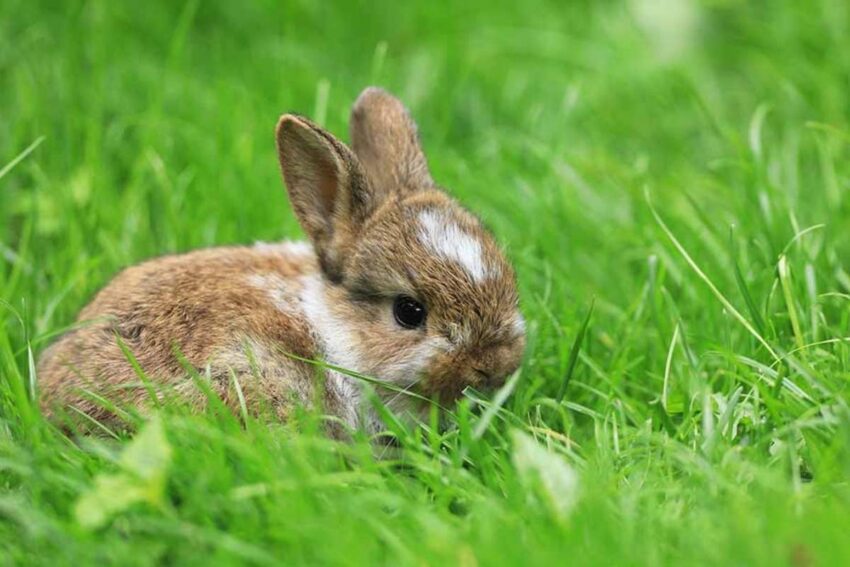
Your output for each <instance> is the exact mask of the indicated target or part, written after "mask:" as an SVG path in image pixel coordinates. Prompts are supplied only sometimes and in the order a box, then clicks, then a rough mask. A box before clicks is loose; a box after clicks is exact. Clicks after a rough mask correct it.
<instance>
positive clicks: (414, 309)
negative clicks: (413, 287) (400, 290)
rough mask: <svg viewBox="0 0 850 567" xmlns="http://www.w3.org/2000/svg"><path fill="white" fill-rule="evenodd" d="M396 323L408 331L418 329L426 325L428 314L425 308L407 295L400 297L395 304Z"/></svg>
mask: <svg viewBox="0 0 850 567" xmlns="http://www.w3.org/2000/svg"><path fill="white" fill-rule="evenodd" d="M393 315H395V320H396V323H398V324H399V325H401V326H402V327H405V328H407V329H416V328H418V327H421V326H422V325H424V324H425V317H426V316H427V315H428V312H427V311H426V310H425V306H424V305H422V304H421V303H419V302H418V301H416V300H415V299H413V298H412V297H408V296H406V295H399V296H398V297H396V298H395V301H394V302H393Z"/></svg>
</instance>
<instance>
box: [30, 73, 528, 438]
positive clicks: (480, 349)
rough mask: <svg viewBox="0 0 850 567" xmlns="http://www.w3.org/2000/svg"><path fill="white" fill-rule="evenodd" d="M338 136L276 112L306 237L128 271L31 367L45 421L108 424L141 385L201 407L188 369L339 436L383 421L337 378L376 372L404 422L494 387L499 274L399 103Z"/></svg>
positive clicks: (484, 237)
mask: <svg viewBox="0 0 850 567" xmlns="http://www.w3.org/2000/svg"><path fill="white" fill-rule="evenodd" d="M350 136H351V147H350V148H349V147H348V146H346V145H345V144H344V143H342V142H341V141H339V140H338V139H336V138H335V137H334V136H333V135H331V134H330V133H328V132H327V131H325V130H323V129H322V128H320V127H319V126H317V125H316V124H314V123H312V122H311V121H310V120H308V119H306V118H304V117H302V116H300V115H297V114H285V115H283V116H282V117H281V118H280V120H279V122H278V124H277V129H276V141H277V153H278V158H279V161H280V167H281V171H282V174H283V181H284V183H285V185H286V188H287V192H288V195H289V199H290V203H291V205H292V208H293V210H294V212H295V215H296V217H297V219H298V221H299V223H300V225H301V227H302V228H303V230H304V232H305V233H306V236H307V237H308V240H309V243H308V242H282V243H276V244H268V243H257V244H255V245H254V246H236V247H220V248H210V249H203V250H198V251H194V252H189V253H185V254H179V255H171V256H165V257H161V258H157V259H153V260H149V261H146V262H144V263H141V264H138V265H135V266H132V267H129V268H126V269H125V270H124V271H122V272H121V273H120V274H118V275H117V276H116V277H115V278H114V279H113V280H112V281H111V282H110V283H109V284H108V285H107V286H106V287H105V288H103V289H102V290H101V291H100V292H99V293H97V295H96V296H95V298H94V299H93V300H92V301H91V303H90V304H89V305H88V306H86V307H85V308H84V309H83V310H82V312H81V313H80V314H79V317H78V322H79V323H78V325H77V326H76V327H75V328H73V329H72V330H70V331H69V332H67V333H66V334H65V335H63V336H62V337H61V338H59V339H58V340H57V341H56V342H55V343H54V344H52V345H51V346H49V347H48V348H47V350H45V352H44V353H43V355H42V356H41V357H40V360H39V364H38V367H37V375H38V383H39V389H40V404H41V407H42V409H43V411H44V412H45V414H46V415H48V416H49V417H54V418H55V417H57V416H60V415H62V416H64V417H65V418H66V419H67V418H68V417H69V416H70V415H72V414H73V415H77V416H84V417H86V418H87V421H89V422H100V423H110V422H112V421H114V420H116V419H117V414H120V413H121V412H120V408H121V407H127V406H129V407H136V408H139V409H142V408H144V407H145V406H147V405H148V404H149V403H150V401H151V397H150V392H149V389H150V387H151V386H156V387H157V388H159V387H161V386H165V387H167V388H168V389H170V390H171V391H173V392H176V393H177V394H178V395H179V396H180V397H181V399H184V400H186V401H188V403H190V404H191V405H192V406H193V407H195V406H197V407H201V406H203V405H204V404H205V403H207V401H208V400H209V397H208V395H207V394H205V393H204V392H203V389H202V388H199V386H198V384H196V383H195V381H194V380H193V379H192V375H193V372H191V369H192V368H194V369H195V370H197V375H195V376H196V379H197V377H198V376H200V377H201V378H202V379H203V380H205V383H207V384H208V385H209V387H210V389H212V390H213V391H214V392H215V393H216V394H217V395H218V396H220V397H221V399H222V400H223V401H224V402H225V404H227V405H228V406H230V407H232V408H233V409H234V410H238V409H239V408H242V409H245V408H247V409H248V410H249V411H252V412H254V411H258V408H266V409H268V408H270V409H271V410H272V419H280V420H284V421H285V420H286V419H287V417H288V416H290V415H291V412H292V410H293V408H294V407H296V405H297V404H304V405H306V406H314V405H316V404H317V403H320V404H321V407H322V409H323V411H324V412H325V413H326V414H327V415H329V416H331V419H330V420H329V421H330V422H331V423H332V425H330V426H329V429H330V433H331V435H332V436H337V437H340V436H344V435H345V432H346V431H351V430H354V429H357V428H364V429H366V430H367V431H370V432H373V433H374V432H377V431H378V430H379V429H380V428H381V422H380V421H379V420H378V418H377V417H376V415H375V412H374V411H373V410H372V409H371V407H372V405H371V404H370V403H368V399H367V396H366V395H365V391H364V381H363V378H362V377H357V376H352V375H350V374H348V373H346V372H342V371H339V369H347V370H350V371H354V372H356V373H358V374H362V375H364V376H368V377H372V378H374V382H373V384H374V391H375V392H376V394H378V395H379V396H380V397H381V399H382V400H383V401H384V402H385V403H386V404H387V407H389V408H390V409H391V410H393V411H394V412H398V413H399V415H405V416H407V417H408V418H411V417H416V416H419V417H420V418H421V417H424V416H425V415H426V412H427V407H428V403H427V401H423V398H425V399H426V400H435V401H437V402H439V403H441V404H446V403H451V402H453V401H455V400H457V398H458V397H459V396H460V395H461V393H462V392H463V390H464V389H465V388H466V387H467V386H472V387H474V388H476V389H480V390H487V389H493V388H496V387H498V386H500V385H501V384H503V382H504V380H505V379H506V377H507V376H509V375H511V374H512V373H514V372H515V371H516V370H517V369H518V367H519V365H520V361H521V358H522V356H523V351H524V348H525V340H526V339H525V322H524V319H523V317H522V315H521V313H520V311H519V308H518V293H517V285H516V276H515V272H514V269H513V267H512V266H511V264H510V262H509V261H508V260H507V259H506V257H505V255H504V253H503V252H502V250H501V249H500V247H499V246H498V245H497V243H496V241H495V240H494V238H493V236H492V235H491V234H490V233H489V232H488V231H487V230H486V229H485V227H484V226H483V225H482V223H481V222H480V221H479V220H478V218H476V217H475V216H474V215H472V214H471V213H469V212H468V211H467V210H466V209H464V208H463V207H462V206H461V205H460V204H458V202H457V201H455V200H454V199H452V198H451V197H449V196H448V195H447V194H446V193H445V192H444V191H443V190H442V189H441V188H439V187H438V186H437V185H436V184H435V182H434V180H433V179H432V178H431V174H430V172H429V169H428V164H427V161H426V158H425V155H424V153H423V150H422V147H421V145H420V142H419V136H418V132H417V126H416V124H415V123H414V122H413V119H412V118H411V116H410V114H409V113H408V111H407V109H406V108H405V107H404V106H403V105H402V103H401V102H400V101H399V100H398V99H396V98H395V97H393V96H392V95H391V94H389V93H388V92H386V91H384V90H382V89H380V88H377V87H369V88H367V89H365V90H364V91H363V92H362V93H361V94H360V96H359V97H358V98H357V100H356V102H355V103H354V106H353V108H352V111H351V119H350ZM125 351H128V352H129V353H132V355H133V356H132V357H129V356H128V355H127V354H126V353H125ZM316 360H318V361H324V362H325V363H327V365H317V364H316V363H315V362H311V361H316ZM134 365H137V366H138V367H139V369H140V370H141V371H143V372H144V375H145V376H147V379H148V380H149V383H147V384H146V385H143V384H142V381H141V380H140V378H139V377H138V373H137V369H136V368H134ZM187 365H188V367H187ZM334 367H335V368H334ZM381 384H387V385H389V386H391V388H382V387H381ZM158 391H159V390H158ZM407 392H411V393H414V394H417V396H408V395H406V393H407ZM119 421H120V420H119Z"/></svg>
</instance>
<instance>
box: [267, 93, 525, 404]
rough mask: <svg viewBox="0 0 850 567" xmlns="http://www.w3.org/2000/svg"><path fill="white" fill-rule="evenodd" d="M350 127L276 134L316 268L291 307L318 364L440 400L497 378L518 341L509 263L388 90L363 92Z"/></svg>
mask: <svg viewBox="0 0 850 567" xmlns="http://www.w3.org/2000/svg"><path fill="white" fill-rule="evenodd" d="M350 127H351V140H352V147H351V149H349V148H348V147H347V146H346V145H345V144H343V143H342V142H340V141H338V140H337V139H336V138H334V137H333V136H332V135H331V134H329V133H328V132H326V131H324V130H322V129H321V128H319V127H318V126H317V125H315V124H313V123H311V122H310V121H309V120H307V119H305V118H303V117H300V116H296V115H292V114H287V115H284V116H283V117H281V119H280V122H279V124H278V128H277V144H278V153H279V158H280V163H281V168H282V171H283V177H284V180H285V182H286V186H287V189H288V192H289V197H290V201H291V203H292V206H293V209H294V210H295V213H296V216H297V217H298V220H299V222H300V223H301V225H302V227H303V228H304V230H305V232H306V233H307V235H308V237H309V238H310V240H311V241H312V243H313V247H314V249H315V251H316V254H317V257H318V259H319V265H320V266H321V273H322V276H321V277H320V278H316V280H315V281H313V282H312V283H310V282H308V284H307V288H308V289H307V290H306V292H305V295H304V300H303V302H304V303H305V305H304V307H305V310H306V311H307V313H308V318H309V319H311V322H312V323H313V325H314V327H315V328H316V331H317V334H318V335H320V339H321V341H322V342H323V343H324V346H325V351H326V355H327V358H328V362H330V363H332V364H337V365H340V366H345V367H347V368H348V369H350V370H354V371H357V372H360V373H363V374H366V375H369V376H372V377H374V378H376V379H378V380H381V381H386V382H391V383H393V384H394V385H396V386H399V387H402V388H409V389H410V390H411V391H414V392H416V393H418V394H421V395H424V396H427V397H430V398H435V399H438V400H440V401H442V402H446V401H450V400H453V399H455V398H457V397H458V396H459V395H460V393H461V392H462V391H463V389H464V388H465V387H467V386H472V387H474V388H476V389H489V388H493V387H496V386H499V385H500V384H502V383H503V382H504V380H505V378H506V376H508V375H509V374H511V373H513V372H514V371H515V370H516V369H517V368H518V366H519V364H520V359H521V357H522V353H523V349H524V347H525V324H524V321H523V318H522V315H521V314H520V312H519V310H518V306H517V303H518V297H517V289H516V282H515V275H514V271H513V268H512V267H511V264H510V263H509V262H508V260H507V259H506V258H505V256H504V254H503V253H502V251H501V249H500V248H499V246H498V245H497V244H496V242H495V240H494V239H493V237H492V236H491V235H490V233H489V232H488V231H487V230H486V229H485V228H484V226H482V224H481V222H480V221H479V220H478V219H477V218H476V217H475V216H473V215H472V214H470V213H469V212H468V211H466V210H465V209H464V208H463V207H461V206H460V205H459V204H458V203H457V202H456V201H454V200H453V199H452V198H450V197H449V196H448V195H447V194H446V193H445V192H443V190H441V189H440V188H438V187H437V186H436V184H435V183H434V181H433V179H432V178H431V175H430V173H429V171H428V164H427V161H426V159H425V156H424V154H423V152H422V148H421V146H420V144H419V138H418V135H417V131H416V125H415V124H414V122H413V120H412V119H411V117H410V115H409V114H408V112H407V110H406V109H405V108H404V106H403V105H402V104H401V103H400V102H399V101H398V100H397V99H396V98H394V97H393V96H391V95H390V94H388V93H386V92H385V91H383V90H381V89H377V88H368V89H366V90H365V91H364V92H363V93H362V94H361V95H360V97H359V98H358V99H357V101H356V103H355V104H354V108H353V110H352V113H351V126H350ZM311 287H312V289H310V288H311Z"/></svg>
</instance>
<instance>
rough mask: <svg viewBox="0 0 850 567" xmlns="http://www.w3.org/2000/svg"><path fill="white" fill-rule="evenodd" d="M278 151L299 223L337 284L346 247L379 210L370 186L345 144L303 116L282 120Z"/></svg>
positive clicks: (278, 127) (324, 267)
mask: <svg viewBox="0 0 850 567" xmlns="http://www.w3.org/2000/svg"><path fill="white" fill-rule="evenodd" d="M277 151H278V158H279V160H280V168H281V171H282V172H283V179H284V181H285V182H286V188H287V191H288V193H289V199H290V201H291V203H292V208H293V209H294V211H295V215H296V216H297V217H298V222H299V223H300V224H301V227H302V228H303V229H304V231H305V232H306V233H307V236H308V237H309V238H310V240H311V241H312V243H313V247H314V248H315V250H316V253H317V255H318V257H319V261H320V263H321V265H322V269H323V270H324V271H325V273H326V275H327V276H328V277H329V278H330V279H331V280H337V279H338V278H339V277H340V272H341V262H340V259H341V258H343V257H344V250H345V248H346V246H348V245H350V243H351V241H352V239H353V238H354V237H355V236H356V234H357V232H358V230H359V228H360V227H361V226H362V224H363V222H364V221H365V220H366V218H368V216H369V215H370V214H371V213H372V211H373V210H374V208H375V206H376V202H375V194H374V192H373V191H372V189H371V187H370V184H369V181H368V179H367V178H366V175H365V174H364V173H363V169H362V167H361V166H360V163H359V162H358V160H357V158H356V157H355V156H354V154H353V153H352V152H351V150H349V149H348V148H347V147H346V146H345V144H343V143H342V142H340V141H339V140H337V139H336V138H334V137H333V136H332V135H331V134H330V133H328V132H326V131H325V130H323V129H321V128H320V127H319V126H317V125H316V124H313V123H312V122H310V121H309V120H307V119H306V118H304V117H301V116H297V115H294V114H285V115H283V116H282V117H281V118H280V122H278V125H277Z"/></svg>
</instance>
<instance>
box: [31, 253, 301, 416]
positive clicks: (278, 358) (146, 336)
mask: <svg viewBox="0 0 850 567" xmlns="http://www.w3.org/2000/svg"><path fill="white" fill-rule="evenodd" d="M317 273H318V266H317V263H316V261H315V257H314V255H313V253H312V250H311V249H310V247H309V246H308V245H306V244H302V243H281V244H259V245H256V246H254V247H228V248H212V249H206V250H199V251H195V252H190V253H187V254H182V255H174V256H166V257H162V258H158V259H154V260H150V261H148V262H145V263H142V264H139V265H136V266H132V267H130V268H127V269H125V270H124V271H123V272H121V273H120V274H119V275H118V276H116V277H115V278H114V279H113V280H112V281H111V282H110V283H109V285H107V286H106V287H105V288H104V289H103V290H101V291H100V292H99V293H98V294H97V296H96V297H95V298H94V300H92V302H91V303H90V304H89V305H88V306H87V307H86V308H85V309H83V311H82V312H81V313H80V315H79V317H78V321H77V326H76V328H75V329H73V330H71V331H69V332H68V333H67V334H65V335H64V336H63V337H62V338H61V339H59V340H58V341H57V342H56V343H55V344H54V345H52V346H51V347H50V348H49V349H48V351H46V352H45V353H44V355H43V357H42V359H41V362H40V365H39V369H38V376H39V385H40V389H41V393H42V398H41V400H42V406H43V407H44V408H45V410H47V411H48V412H50V410H51V409H52V408H53V407H56V406H67V405H72V406H75V407H76V408H77V409H79V410H81V411H82V412H84V413H86V414H88V415H91V416H93V417H96V418H108V417H109V413H110V412H108V411H106V410H105V409H103V408H102V407H101V404H100V403H99V402H98V401H96V398H97V397H98V396H103V397H104V398H108V399H109V400H111V401H113V402H118V403H121V402H124V403H130V404H135V403H138V402H140V401H142V400H143V399H145V398H146V397H147V396H148V395H149V394H148V392H147V391H146V390H145V389H144V388H143V387H142V384H141V381H140V380H139V378H138V376H137V374H136V371H135V370H134V368H133V365H132V364H131V362H130V360H128V357H127V355H126V354H125V352H124V351H123V349H122V347H121V344H120V343H123V344H124V345H126V347H127V349H128V350H129V352H131V353H132V354H133V356H134V357H135V359H136V361H137V362H138V364H139V366H140V367H141V369H142V370H143V371H144V373H145V374H146V376H147V377H148V378H150V379H151V381H153V382H154V383H156V384H165V385H168V386H170V387H172V388H174V389H176V390H177V391H178V392H181V391H182V393H184V394H185V395H186V396H188V397H189V399H190V401H191V400H192V398H193V397H195V398H196V401H197V402H198V403H203V400H204V399H205V397H204V395H203V393H202V392H201V391H200V390H199V389H198V388H197V386H196V385H195V384H193V382H192V381H191V379H189V377H188V376H189V372H188V371H187V369H186V368H185V365H186V364H188V365H190V366H191V367H193V368H195V369H196V370H197V371H198V372H199V373H200V374H201V375H205V376H209V378H210V385H211V386H212V387H213V389H214V390H215V391H216V392H217V393H219V395H221V396H222V397H223V398H224V399H225V401H231V402H236V401H237V400H236V397H235V396H237V395H238V394H237V392H236V391H235V389H234V387H233V386H234V384H233V381H234V380H238V381H239V389H241V390H242V395H243V396H244V397H245V398H246V399H247V400H248V402H249V403H251V402H252V401H253V400H256V399H260V398H263V399H265V400H266V401H267V402H268V403H270V404H272V405H273V406H275V405H279V406H280V407H284V406H285V405H287V404H284V403H283V401H284V400H283V398H284V397H292V396H293V395H295V396H296V397H300V398H303V399H304V401H309V398H310V395H311V390H310V388H311V383H312V381H313V380H312V377H313V375H314V370H313V368H312V367H310V365H308V364H305V363H302V362H299V361H297V360H294V359H292V358H290V357H288V356H286V354H294V355H296V356H300V357H304V358H313V357H314V355H315V354H316V345H315V340H314V337H313V333H312V332H311V329H310V328H309V326H308V324H307V322H306V320H305V318H304V315H303V311H302V309H301V306H300V295H301V288H302V286H303V281H305V278H310V277H311V276H313V275H315V274H317ZM181 358H183V359H184V360H183V361H181ZM275 402H281V403H279V404H276V403H275Z"/></svg>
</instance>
